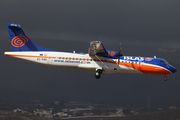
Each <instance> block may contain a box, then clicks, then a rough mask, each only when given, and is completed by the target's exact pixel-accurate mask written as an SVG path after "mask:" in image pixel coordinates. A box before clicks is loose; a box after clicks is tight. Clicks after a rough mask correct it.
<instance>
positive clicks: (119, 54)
mask: <svg viewBox="0 0 180 120" xmlns="http://www.w3.org/2000/svg"><path fill="white" fill-rule="evenodd" d="M121 51H122V47H121V43H119V51H118V55H117V57H118V65H119V58H120V57H121V56H123V55H122V54H121Z"/></svg>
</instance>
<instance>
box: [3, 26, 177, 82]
mask: <svg viewBox="0 0 180 120" xmlns="http://www.w3.org/2000/svg"><path fill="white" fill-rule="evenodd" d="M6 25H7V29H8V33H9V37H10V43H11V46H12V49H13V51H12V52H5V53H4V54H5V55H6V56H11V57H15V58H19V59H22V60H26V61H29V62H33V63H37V64H40V65H43V66H46V67H51V68H59V69H72V70H81V71H85V72H90V73H94V74H95V78H96V79H99V78H100V77H101V74H110V73H136V74H152V75H163V76H164V80H165V81H166V80H167V75H169V74H172V73H175V72H176V71H177V70H176V68H175V67H173V66H172V65H170V64H169V63H168V62H167V61H166V60H165V59H161V58H156V57H155V56H154V57H136V56H124V55H122V54H121V51H122V48H121V44H120V47H119V51H118V52H116V51H112V50H106V49H105V47H104V46H103V44H102V42H100V41H92V42H91V43H90V47H89V51H88V53H86V54H84V53H76V52H75V51H73V52H72V53H71V52H58V51H54V50H51V49H47V48H43V47H40V46H38V45H36V44H35V43H34V42H33V41H32V40H31V39H29V38H28V37H27V36H26V35H25V33H24V31H23V29H22V27H21V26H20V25H19V24H15V23H7V24H6Z"/></svg>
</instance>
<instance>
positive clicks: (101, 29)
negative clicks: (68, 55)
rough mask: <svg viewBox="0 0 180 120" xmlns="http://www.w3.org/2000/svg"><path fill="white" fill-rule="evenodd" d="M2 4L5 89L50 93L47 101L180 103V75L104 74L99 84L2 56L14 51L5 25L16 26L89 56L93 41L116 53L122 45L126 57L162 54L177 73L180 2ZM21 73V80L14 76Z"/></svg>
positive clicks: (86, 76) (45, 43)
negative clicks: (151, 100) (97, 41)
mask: <svg viewBox="0 0 180 120" xmlns="http://www.w3.org/2000/svg"><path fill="white" fill-rule="evenodd" d="M0 3H1V4H0V16H1V17H0V18H1V20H0V21H1V22H0V38H1V41H0V43H1V45H2V46H1V48H0V50H1V53H2V54H1V61H3V62H1V73H2V75H1V80H2V81H1V82H2V84H3V86H6V87H7V86H8V87H11V88H13V89H14V88H16V89H17V88H18V89H21V90H27V91H33V92H36V93H37V94H39V93H43V92H45V99H49V98H51V99H52V100H56V99H64V100H80V101H82V100H86V101H88V100H92V101H93V100H94V101H103V100H104V101H106V100H107V101H111V100H112V101H120V102H121V103H122V104H125V103H126V105H127V102H124V101H127V100H129V99H132V100H134V101H139V100H141V99H143V100H146V99H147V97H148V96H150V97H151V98H152V99H154V101H156V102H155V103H157V101H158V100H159V101H162V100H164V99H167V98H170V97H171V98H172V99H171V100H170V99H168V100H169V101H168V100H166V101H168V103H175V101H176V100H177V101H178V100H180V96H179V91H180V90H179V86H178V84H179V83H180V82H179V81H178V80H179V79H178V78H179V77H178V73H175V74H173V75H170V76H168V81H167V82H164V81H163V77H162V76H153V75H152V76H151V75H134V74H111V75H103V76H102V79H100V80H95V78H94V75H93V74H90V73H84V72H81V71H71V70H59V69H48V68H46V67H43V66H39V65H36V64H32V63H28V62H26V61H22V60H18V59H14V58H10V57H6V56H4V55H3V52H4V51H11V46H10V44H9V36H8V32H7V28H6V23H12V22H14V23H18V24H20V25H21V26H22V28H23V29H24V31H25V33H26V35H27V36H28V37H29V38H31V39H32V40H33V41H34V42H35V43H37V44H38V45H40V46H42V47H47V48H51V49H55V50H60V51H72V50H77V51H78V52H87V50H88V47H89V43H90V41H94V40H100V41H102V42H103V43H104V46H105V47H106V48H107V49H112V50H118V44H119V42H121V43H122V47H123V54H124V55H136V56H154V55H157V57H161V58H164V59H166V60H168V61H169V62H170V63H171V64H172V65H173V66H175V67H176V68H177V69H178V68H180V64H179V60H180V57H179V52H180V47H179V46H180V40H179V39H180V34H179V33H180V22H179V21H180V15H179V12H180V7H179V5H180V1H178V0H171V1H170V0H151V1H144V0H138V1H134V0H18V1H14V0H8V1H1V2H0ZM19 73H20V74H21V75H22V76H21V77H18V78H17V77H14V76H17V75H18V74H19ZM29 74H30V75H29ZM164 92H165V93H166V94H165V93H164ZM54 93H56V94H54ZM43 94H44V93H43ZM37 96H38V95H37ZM129 102H130V103H131V102H132V101H129ZM145 102H146V101H145ZM133 104H136V103H133ZM157 104H158V103H157ZM177 104H178V102H177V103H176V105H177ZM122 106H123V105H122Z"/></svg>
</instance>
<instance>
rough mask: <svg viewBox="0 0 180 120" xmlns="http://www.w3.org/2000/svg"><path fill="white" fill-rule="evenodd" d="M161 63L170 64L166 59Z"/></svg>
mask: <svg viewBox="0 0 180 120" xmlns="http://www.w3.org/2000/svg"><path fill="white" fill-rule="evenodd" d="M160 63H162V64H169V63H168V62H167V61H165V60H162V61H161V62H160Z"/></svg>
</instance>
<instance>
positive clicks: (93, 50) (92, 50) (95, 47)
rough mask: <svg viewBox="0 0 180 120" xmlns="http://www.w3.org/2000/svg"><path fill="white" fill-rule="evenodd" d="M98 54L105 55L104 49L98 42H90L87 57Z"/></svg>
mask: <svg viewBox="0 0 180 120" xmlns="http://www.w3.org/2000/svg"><path fill="white" fill-rule="evenodd" d="M98 53H106V49H105V48H104V46H103V44H102V43H101V42H100V41H92V42H91V43H90V47H89V55H90V56H95V55H97V54H98Z"/></svg>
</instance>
